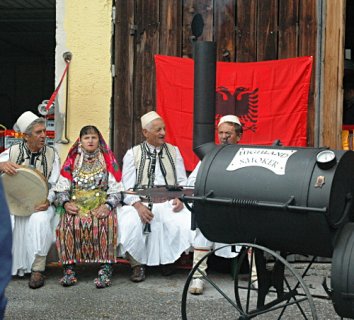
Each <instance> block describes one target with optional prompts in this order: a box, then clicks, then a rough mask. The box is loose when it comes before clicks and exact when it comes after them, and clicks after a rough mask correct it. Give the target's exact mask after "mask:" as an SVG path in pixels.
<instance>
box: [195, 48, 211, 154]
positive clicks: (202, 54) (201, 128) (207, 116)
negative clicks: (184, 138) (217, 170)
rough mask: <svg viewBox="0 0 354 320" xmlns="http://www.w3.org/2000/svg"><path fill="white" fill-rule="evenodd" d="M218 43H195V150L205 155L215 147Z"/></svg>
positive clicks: (196, 152)
mask: <svg viewBox="0 0 354 320" xmlns="http://www.w3.org/2000/svg"><path fill="white" fill-rule="evenodd" d="M215 91H216V43H215V42H211V41H197V42H195V43H194V127H193V137H194V139H193V151H194V153H195V154H196V155H197V156H198V157H199V159H203V157H204V156H205V155H206V154H207V153H208V152H209V151H211V150H212V149H214V147H215V142H214V141H215Z"/></svg>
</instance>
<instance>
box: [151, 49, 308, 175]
mask: <svg viewBox="0 0 354 320" xmlns="http://www.w3.org/2000/svg"><path fill="white" fill-rule="evenodd" d="M312 60H313V59H312V57H300V58H291V59H283V60H272V61H262V62H247V63H232V62H218V63H217V79H216V87H217V88H216V102H215V108H216V122H217V121H218V119H219V118H220V117H221V116H223V115H226V114H235V115H237V116H238V117H239V118H240V120H241V123H242V124H243V128H244V133H243V137H242V139H241V141H240V143H241V144H255V145H271V144H272V143H273V142H274V141H275V140H277V139H279V140H280V141H281V143H282V144H283V145H284V146H306V144H307V138H306V136H307V108H308V95H309V87H310V79H311V69H312ZM155 63H156V82H157V85H156V90H157V108H156V109H157V112H158V113H159V114H160V115H161V116H162V118H163V119H164V120H165V124H166V130H167V135H166V141H168V142H170V143H172V144H174V145H177V146H178V147H179V148H180V151H181V153H182V156H183V159H184V162H185V166H186V169H187V170H188V171H191V170H193V168H194V167H195V165H196V163H197V162H198V159H197V157H196V156H195V155H194V153H193V150H192V148H193V142H192V141H193V136H192V135H193V85H194V75H193V73H194V65H193V64H194V62H193V60H192V59H186V58H177V57H170V56H161V55H155Z"/></svg>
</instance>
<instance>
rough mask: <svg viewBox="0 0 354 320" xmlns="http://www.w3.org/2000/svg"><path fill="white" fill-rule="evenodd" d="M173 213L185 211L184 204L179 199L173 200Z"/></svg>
mask: <svg viewBox="0 0 354 320" xmlns="http://www.w3.org/2000/svg"><path fill="white" fill-rule="evenodd" d="M172 206H173V212H180V211H181V210H182V209H183V202H182V201H181V200H179V199H178V198H174V199H173V200H172Z"/></svg>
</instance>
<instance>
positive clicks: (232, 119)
mask: <svg viewBox="0 0 354 320" xmlns="http://www.w3.org/2000/svg"><path fill="white" fill-rule="evenodd" d="M242 132H243V130H242V125H241V122H240V120H239V119H238V117H236V116H234V115H226V116H223V117H222V118H221V119H220V121H219V124H218V137H219V142H220V143H222V144H237V143H238V142H239V141H240V139H241V136H242ZM200 163H201V162H199V163H198V165H197V166H196V167H195V169H194V170H193V172H192V173H191V174H190V176H189V177H188V182H187V185H189V186H194V184H195V180H196V178H197V174H198V171H199V167H200ZM224 245H225V244H221V243H213V242H211V241H209V240H207V239H206V238H205V237H204V236H203V234H202V233H201V231H200V230H199V229H198V228H197V230H196V234H195V239H194V243H193V247H194V253H193V267H194V266H195V265H196V264H197V263H198V262H199V260H201V259H202V258H203V257H204V256H205V255H206V254H208V253H209V252H210V250H211V249H212V248H219V247H221V246H224ZM215 254H216V255H218V256H220V257H224V258H234V257H236V256H237V253H236V252H232V251H231V247H226V248H224V249H221V250H218V251H216V252H215ZM207 267H208V266H207V259H205V260H204V261H203V262H202V263H201V264H200V266H199V270H201V271H202V272H203V273H205V274H206V269H207ZM203 290H204V282H203V279H202V275H201V273H200V272H198V271H197V272H195V273H194V277H193V280H192V284H191V286H190V287H189V292H190V293H192V294H202V293H203Z"/></svg>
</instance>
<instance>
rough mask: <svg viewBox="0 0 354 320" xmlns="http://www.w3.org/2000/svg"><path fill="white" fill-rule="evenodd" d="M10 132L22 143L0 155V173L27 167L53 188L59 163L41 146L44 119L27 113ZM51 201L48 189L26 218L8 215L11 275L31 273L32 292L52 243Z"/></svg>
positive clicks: (37, 285) (40, 281) (41, 280)
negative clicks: (43, 178)
mask: <svg viewBox="0 0 354 320" xmlns="http://www.w3.org/2000/svg"><path fill="white" fill-rule="evenodd" d="M14 128H15V130H16V131H20V132H22V133H23V141H22V142H20V143H18V144H14V145H12V146H11V147H10V148H9V149H7V150H5V151H4V152H2V153H1V154H0V172H1V173H6V174H8V175H15V174H16V173H17V172H16V169H17V168H19V167H20V165H26V166H31V167H33V168H35V169H36V170H38V171H40V172H41V173H42V174H43V175H44V177H45V178H46V179H47V181H48V184H49V185H50V186H53V187H54V185H55V183H56V182H57V180H58V177H59V173H60V161H59V156H58V154H57V152H56V151H55V150H54V148H52V147H50V146H47V145H46V144H45V140H46V126H45V119H44V118H38V117H37V116H36V115H35V114H34V113H32V112H30V111H27V112H25V113H23V114H22V115H21V116H20V117H19V118H18V120H17V122H16V124H15V126H14ZM19 196H20V195H19ZM54 198H55V194H54V191H53V190H52V189H50V190H49V195H48V199H47V201H46V203H44V204H39V205H37V206H36V207H35V208H33V213H32V214H31V215H30V216H26V217H20V216H13V215H11V222H12V237H13V244H12V255H13V264H12V275H17V274H18V275H19V276H23V275H24V274H25V273H29V272H31V278H30V281H29V287H30V288H32V289H37V288H40V287H42V286H43V285H44V275H43V271H44V270H45V265H46V256H47V254H48V251H49V249H50V246H51V245H52V243H53V230H52V228H51V219H52V218H53V217H54V207H53V206H51V203H52V202H53V201H54Z"/></svg>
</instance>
